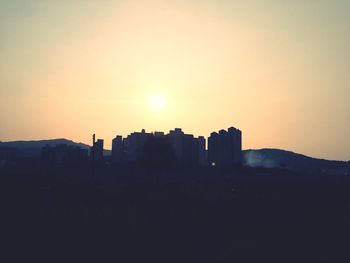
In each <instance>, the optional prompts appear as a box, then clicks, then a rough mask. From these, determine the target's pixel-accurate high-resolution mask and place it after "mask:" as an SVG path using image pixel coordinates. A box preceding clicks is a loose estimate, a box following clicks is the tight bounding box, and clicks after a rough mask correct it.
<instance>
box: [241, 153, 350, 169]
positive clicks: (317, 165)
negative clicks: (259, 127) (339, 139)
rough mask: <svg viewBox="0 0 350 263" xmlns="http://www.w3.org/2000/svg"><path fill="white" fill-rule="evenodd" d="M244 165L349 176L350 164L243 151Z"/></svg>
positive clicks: (286, 154)
mask: <svg viewBox="0 0 350 263" xmlns="http://www.w3.org/2000/svg"><path fill="white" fill-rule="evenodd" d="M243 160H244V164H245V165H247V166H250V167H264V168H286V169H290V170H295V171H300V172H309V173H314V172H324V173H328V174H348V173H349V172H350V162H344V161H330V160H323V159H316V158H312V157H308V156H305V155H302V154H298V153H294V152H290V151H284V150H279V149H260V150H246V151H243Z"/></svg>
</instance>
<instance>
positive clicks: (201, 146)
mask: <svg viewBox="0 0 350 263" xmlns="http://www.w3.org/2000/svg"><path fill="white" fill-rule="evenodd" d="M197 140H198V148H197V149H198V164H199V165H201V166H205V165H206V164H207V151H206V149H205V138H204V137H203V136H199V137H198V139H197Z"/></svg>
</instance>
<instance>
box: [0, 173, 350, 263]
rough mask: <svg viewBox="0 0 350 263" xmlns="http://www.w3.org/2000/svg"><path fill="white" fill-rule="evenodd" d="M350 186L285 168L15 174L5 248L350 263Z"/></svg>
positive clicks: (29, 255) (4, 222)
mask: <svg viewBox="0 0 350 263" xmlns="http://www.w3.org/2000/svg"><path fill="white" fill-rule="evenodd" d="M265 172H266V171H265ZM349 186H350V180H349V178H347V177H326V176H317V175H314V176H302V175H296V174H282V175H280V174H278V172H276V171H275V172H273V173H270V172H268V173H267V174H265V175H258V172H257V171H247V170H246V171H240V172H235V173H218V172H215V171H203V172H198V171H197V172H193V173H191V172H181V173H180V172H178V173H173V174H162V173H158V174H147V175H142V176H141V175H139V176H137V175H129V176H113V175H111V174H104V175H100V176H99V175H98V173H97V175H96V176H95V177H92V176H91V174H89V173H88V174H87V175H86V176H77V175H66V176H64V174H63V175H62V174H60V175H59V174H56V175H51V176H48V175H45V176H44V175H42V176H34V175H30V174H26V175H24V174H23V175H6V174H5V175H2V176H1V177H0V189H1V198H0V200H1V233H2V234H1V239H3V241H4V244H5V245H3V246H2V248H3V251H4V252H6V253H5V254H4V253H3V254H2V255H3V256H5V255H8V256H10V257H11V258H12V259H13V260H16V261H17V260H20V259H21V260H23V259H26V260H28V261H29V260H30V261H31V262H32V260H34V261H33V262H35V261H36V260H45V261H46V262H52V261H59V262H65V261H76V262H81V261H86V260H91V261H95V262H106V261H107V262H110V261H111V262H155V261H157V262H158V261H159V262H269V261H271V260H274V261H279V262H319V261H327V262H339V261H345V262H346V261H347V262H348V260H349V259H350V257H349V251H350V250H349V244H350V242H349V239H350V191H349V189H350V188H349ZM3 262H4V261H3Z"/></svg>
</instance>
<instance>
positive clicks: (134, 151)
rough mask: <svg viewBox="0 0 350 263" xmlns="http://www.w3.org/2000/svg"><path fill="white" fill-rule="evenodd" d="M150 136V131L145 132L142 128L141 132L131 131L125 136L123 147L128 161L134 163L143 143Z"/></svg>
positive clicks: (139, 154)
mask: <svg viewBox="0 0 350 263" xmlns="http://www.w3.org/2000/svg"><path fill="white" fill-rule="evenodd" d="M151 136H152V133H146V131H145V130H144V129H143V130H142V131H141V132H133V133H131V134H130V135H128V136H127V137H126V138H125V140H124V147H125V148H124V149H125V154H126V161H127V162H128V163H136V162H137V161H138V160H139V159H140V157H141V153H142V148H143V145H144V144H145V143H146V141H147V140H148V139H149V138H150V137H151Z"/></svg>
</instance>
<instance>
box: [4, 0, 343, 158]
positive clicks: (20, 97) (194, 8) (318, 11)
mask: <svg viewBox="0 0 350 263" xmlns="http://www.w3.org/2000/svg"><path fill="white" fill-rule="evenodd" d="M349 14H350V1H349V0H327V1H326V0H284V1H281V0H251V1H249V0H246V1H234V0H230V1H229V0H227V1H224V0H212V1H209V0H201V1H200V0H186V1H185V0H173V1H166V0H163V1H161V0H158V1H152V0H149V1H146V0H144V1H138V0H133V1H113V0H1V1H0V141H9V140H36V139H50V138H63V137H64V138H68V139H72V140H74V141H81V142H84V143H91V142H90V141H91V137H92V133H96V134H97V137H98V138H104V139H105V140H106V146H107V148H109V147H110V144H111V143H110V141H111V140H112V138H113V137H114V136H115V135H116V134H121V135H127V134H128V133H130V132H132V131H137V130H141V129H142V128H145V129H146V130H147V131H154V130H160V131H168V130H169V129H173V128H175V127H181V128H183V130H184V131H185V132H187V133H193V134H195V135H204V136H208V135H209V134H210V132H212V131H217V130H219V129H221V128H228V127H230V126H235V127H237V128H239V129H241V130H242V131H243V135H244V138H243V147H244V148H245V149H247V148H263V147H269V148H282V149H286V150H292V151H296V152H300V153H303V154H307V155H311V156H314V157H322V158H328V159H342V160H349V159H350V15H349Z"/></svg>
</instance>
